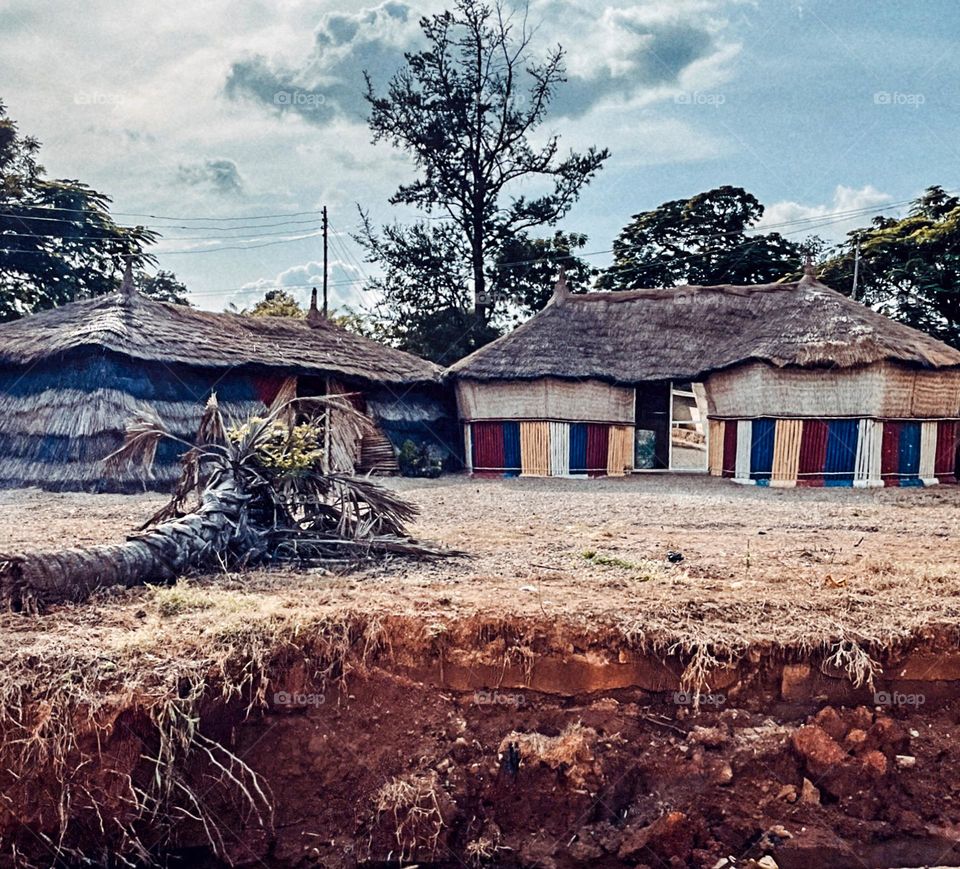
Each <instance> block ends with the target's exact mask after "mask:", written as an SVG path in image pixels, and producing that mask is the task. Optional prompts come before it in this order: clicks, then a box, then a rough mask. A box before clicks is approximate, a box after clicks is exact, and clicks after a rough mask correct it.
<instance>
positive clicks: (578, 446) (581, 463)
mask: <svg viewBox="0 0 960 869" xmlns="http://www.w3.org/2000/svg"><path fill="white" fill-rule="evenodd" d="M586 472H587V425H586V423H582V422H574V423H570V473H571V474H585V473H586Z"/></svg>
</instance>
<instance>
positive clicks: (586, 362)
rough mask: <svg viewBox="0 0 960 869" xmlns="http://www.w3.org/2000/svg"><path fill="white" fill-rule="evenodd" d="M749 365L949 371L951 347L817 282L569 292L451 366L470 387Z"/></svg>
mask: <svg viewBox="0 0 960 869" xmlns="http://www.w3.org/2000/svg"><path fill="white" fill-rule="evenodd" d="M755 360H759V361H762V362H767V363H770V364H772V365H776V366H780V367H784V366H804V367H815V366H821V367H829V368H848V367H851V366H856V365H867V364H870V363H873V362H880V361H883V360H895V361H898V362H902V363H905V364H908V365H913V366H920V367H923V368H949V367H960V351H958V350H954V349H953V348H952V347H949V346H948V345H946V344H943V343H942V342H940V341H937V340H936V339H934V338H931V337H930V336H929V335H925V334H924V333H923V332H918V331H917V330H916V329H911V328H910V327H909V326H905V325H903V324H902V323H897V322H894V321H893V320H890V319H889V318H887V317H884V316H883V315H881V314H878V313H876V312H875V311H872V310H870V309H869V308H867V307H865V306H864V305H861V304H860V303H859V302H855V301H853V300H852V299H850V298H848V297H847V296H844V295H842V294H841V293H838V292H836V291H835V290H832V289H830V288H829V287H827V286H825V285H824V284H821V283H820V282H819V281H817V280H816V279H815V278H814V277H813V276H811V275H805V276H804V277H803V278H802V279H801V280H799V281H796V282H792V283H780V284H764V285H757V286H733V285H723V286H714V287H690V286H686V287H676V288H671V289H661V290H634V291H627V292H602V293H585V294H582V295H575V294H570V293H568V292H566V290H565V287H564V286H563V285H562V282H561V285H559V286H558V290H557V292H556V293H555V295H554V297H553V299H552V300H551V303H550V304H549V305H548V306H547V307H546V308H545V309H544V310H543V311H540V312H539V313H538V314H537V315H536V316H534V317H532V318H531V319H530V320H528V321H527V322H526V323H524V324H523V325H522V326H520V327H518V328H517V329H515V330H514V331H513V332H511V333H510V334H508V335H504V336H503V337H502V338H499V339H498V340H496V341H494V342H493V343H491V344H488V345H487V346H486V347H482V348H481V349H480V350H477V351H476V352H474V353H472V354H471V355H470V356H467V357H466V358H464V359H461V360H460V361H459V362H457V363H456V364H454V365H453V366H451V368H450V371H451V373H453V374H456V375H457V376H459V377H470V378H475V379H478V380H498V379H532V378H536V377H545V376H554V377H561V378H584V377H596V378H600V379H603V380H608V381H613V382H616V383H636V382H639V381H643V380H671V379H672V380H695V379H700V378H702V377H703V376H704V375H706V374H708V373H709V372H711V371H717V370H720V369H723V368H729V367H731V366H733V365H737V364H740V363H743V362H750V361H755Z"/></svg>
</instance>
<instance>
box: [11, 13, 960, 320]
mask: <svg viewBox="0 0 960 869" xmlns="http://www.w3.org/2000/svg"><path fill="white" fill-rule="evenodd" d="M443 5H444V4H443V3H442V2H440V3H435V2H426V3H419V2H412V0H386V2H380V3H366V2H365V0H354V2H350V3H347V2H344V0H273V2H260V0H206V2H203V3H194V2H191V3H184V2H164V3H162V4H157V3H130V2H118V0H84V2H83V3H76V2H74V0H70V2H65V0H46V2H38V0H0V37H2V46H3V48H2V50H0V99H2V100H3V102H4V103H5V104H6V106H7V109H8V112H9V114H10V116H11V117H12V118H14V119H15V120H16V121H17V122H18V123H19V125H20V130H21V132H22V133H24V134H29V135H33V136H35V137H37V138H38V139H40V141H41V143H42V150H41V162H42V163H43V164H44V165H45V167H46V169H47V172H48V174H49V175H50V176H51V177H60V178H77V179H80V180H82V181H84V182H86V183H88V184H90V185H91V186H93V187H94V188H95V189H97V190H100V191H102V192H104V193H106V194H108V195H109V196H111V197H112V199H113V202H114V205H113V208H114V212H115V215H116V219H117V220H118V222H122V223H126V224H136V223H141V224H148V225H151V226H154V227H157V228H160V227H162V231H163V234H164V239H163V241H162V242H161V243H160V244H159V245H158V246H157V247H156V249H155V251H154V252H155V253H156V254H157V257H158V260H159V267H160V268H164V269H170V270H172V271H174V272H175V273H176V274H177V276H178V277H179V278H180V279H181V280H183V281H184V282H185V283H186V284H187V286H188V288H189V289H190V292H191V298H192V301H193V302H194V303H195V304H197V305H199V306H200V307H203V308H208V309H211V310H221V309H223V307H224V306H225V305H227V304H233V305H235V306H237V307H241V308H242V307H243V306H244V305H249V304H251V303H252V302H253V301H256V299H257V298H259V297H261V296H262V294H263V292H264V291H265V290H266V289H270V288H272V287H276V286H283V287H287V288H289V289H290V290H291V292H293V293H294V294H295V295H297V296H298V297H299V298H300V299H301V300H305V299H306V298H307V297H308V296H309V286H310V285H311V284H315V283H318V282H319V281H320V280H321V275H322V267H321V260H322V245H321V240H320V237H319V216H318V210H319V209H320V207H321V206H323V205H326V206H327V208H328V209H329V216H330V226H331V239H330V260H331V272H330V282H331V304H332V305H334V306H336V305H342V304H350V305H354V306H356V305H358V304H359V305H362V304H365V303H370V302H371V301H372V300H371V299H370V298H369V297H367V296H366V295H365V294H364V293H363V291H362V287H363V282H364V279H365V277H366V276H367V275H369V274H371V273H374V272H375V271H376V269H375V266H372V265H370V264H369V263H365V262H364V261H363V254H362V251H361V249H360V248H359V246H358V245H357V243H356V242H355V241H354V240H353V238H352V237H351V233H352V232H355V231H356V227H357V223H358V215H359V212H358V207H360V208H362V209H363V210H364V211H369V213H370V214H371V216H372V218H373V220H374V221H375V222H378V223H384V222H391V221H400V222H408V221H411V220H413V219H416V217H417V214H416V212H414V211H412V210H411V209H410V208H409V207H400V206H396V207H395V206H391V205H390V204H389V201H388V200H389V197H390V195H391V194H392V193H393V192H394V191H395V189H396V188H397V187H398V186H399V185H400V184H402V183H405V182H409V181H410V180H411V179H412V178H413V177H414V171H413V167H412V164H411V163H410V161H409V160H408V158H407V157H406V156H405V155H403V154H402V153H401V152H398V151H396V150H394V149H392V148H390V147H389V146H388V145H384V144H378V145H373V144H371V141H370V138H371V137H370V132H369V129H368V128H367V126H366V123H365V114H366V104H365V102H364V100H363V72H364V70H367V71H368V72H369V73H370V75H371V77H372V79H373V81H374V82H375V84H376V85H377V86H378V87H380V88H381V89H382V87H383V85H384V84H385V83H386V82H387V81H388V80H389V78H390V76H391V75H392V74H393V73H394V72H396V71H397V69H399V68H400V67H401V66H402V64H403V52H404V51H410V50H416V49H417V48H418V47H419V46H420V45H422V44H423V43H422V36H421V31H420V28H419V19H420V17H421V16H422V15H427V14H431V13H434V12H437V11H439V10H441V9H442V8H443ZM527 16H528V17H527V20H528V22H529V24H530V25H531V26H534V27H535V28H536V32H535V34H534V37H533V44H532V46H533V50H534V52H535V53H539V54H544V53H546V52H547V51H548V50H549V49H550V48H551V47H553V46H555V45H556V44H560V45H562V47H563V48H564V50H565V51H566V63H567V74H568V82H567V83H566V84H565V85H564V86H562V88H561V90H560V92H559V93H558V94H557V98H556V101H555V104H554V106H553V111H552V112H551V115H550V117H549V119H548V121H547V124H546V125H545V127H544V128H543V130H542V131H541V132H542V134H544V135H545V134H549V133H557V134H558V135H559V136H560V143H561V148H562V149H568V148H573V149H575V150H583V149H585V148H587V147H589V146H591V145H596V146H598V147H606V148H609V149H610V151H611V157H610V158H609V160H608V161H607V163H606V165H605V167H604V169H603V170H602V171H601V172H600V174H599V175H598V176H597V177H596V179H595V180H594V181H593V182H592V184H591V185H590V186H589V187H588V188H587V189H586V190H585V191H584V192H583V195H582V196H581V198H580V200H579V201H578V202H577V204H576V205H575V206H574V208H573V209H572V210H571V211H570V213H569V214H568V215H567V216H566V217H565V218H564V219H563V220H562V221H561V223H560V224H559V228H562V229H564V230H567V231H576V232H584V233H586V234H587V235H588V236H589V242H588V244H587V247H586V250H587V251H588V252H589V253H590V254H591V255H590V256H589V257H588V259H589V260H590V261H591V262H594V263H595V264H597V265H605V264H606V263H608V262H609V259H610V256H609V249H610V247H611V243H612V241H613V239H614V238H615V237H616V235H617V233H618V232H619V231H620V230H621V229H622V228H623V226H624V225H625V224H627V223H628V222H629V220H630V217H631V215H633V214H636V213H637V212H640V211H645V210H648V209H651V208H655V207H656V206H657V205H659V204H660V203H662V202H664V201H667V200H671V199H679V198H685V197H688V196H691V195H693V194H696V193H698V192H701V191H704V190H708V189H711V188H713V187H717V186H719V185H722V184H732V185H736V186H740V187H744V188H746V189H747V190H749V191H750V192H751V193H753V194H754V195H755V196H756V197H757V198H758V199H759V200H760V201H761V202H762V203H764V205H765V206H766V212H765V215H764V218H763V223H764V225H766V226H770V227H777V228H778V230H779V231H782V232H784V234H788V235H790V237H793V238H802V237H804V236H806V235H808V234H810V233H811V232H816V233H817V234H819V235H821V236H823V237H824V238H826V239H828V240H839V239H841V238H842V237H843V234H844V233H845V232H846V231H849V230H850V229H852V228H853V227H855V226H857V225H863V224H865V223H867V222H869V218H870V216H872V214H874V213H884V214H889V215H896V214H900V213H903V211H904V209H905V205H904V204H905V203H906V202H908V201H909V200H910V199H911V198H914V197H916V196H917V195H918V194H919V193H920V192H921V191H922V190H923V189H924V188H925V187H927V186H929V185H932V184H940V185H942V186H944V187H945V188H947V189H948V190H956V189H957V188H960V177H957V176H958V166H960V111H958V109H960V87H958V84H960V52H957V51H956V50H955V43H956V40H957V38H958V36H960V5H958V4H957V3H956V0H917V2H912V3H895V2H877V0H869V2H867V0H809V2H807V0H805V2H787V0H755V2H740V0H650V2H603V0H593V2H586V0H530V3H529V9H528V12H527ZM853 211H856V212H859V213H858V214H855V215H850V212H853ZM845 216H846V219H844V217H845ZM225 227H232V228H231V229H226V228H225ZM550 232H552V230H550Z"/></svg>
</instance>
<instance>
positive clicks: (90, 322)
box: [0, 283, 459, 491]
mask: <svg viewBox="0 0 960 869" xmlns="http://www.w3.org/2000/svg"><path fill="white" fill-rule="evenodd" d="M440 375H441V371H440V369H439V368H438V367H437V366H435V365H433V364H432V363H430V362H426V361H424V360H422V359H419V358H418V357H416V356H412V355H410V354H408V353H402V352H400V351H399V350H394V349H392V348H389V347H384V346H382V345H380V344H378V343H376V342H375V341H371V340H369V339H366V338H363V337H361V336H359V335H355V334H353V333H351V332H348V331H346V330H344V329H342V328H340V327H338V326H337V325H335V324H333V323H331V322H330V321H329V320H327V319H326V318H325V317H323V315H322V314H320V313H319V312H318V311H317V309H316V302H315V300H314V304H313V305H312V306H311V310H310V313H309V314H308V316H307V318H306V319H305V320H298V319H292V318H287V317H248V316H241V315H237V314H218V313H210V312H207V311H198V310H196V309H194V308H188V307H185V306H180V305H172V304H167V303H163V302H156V301H152V300H150V299H147V298H145V297H143V296H141V295H140V294H138V293H136V292H135V291H134V290H133V289H132V286H131V285H130V284H129V283H128V284H125V287H124V289H123V290H121V292H119V293H114V294H111V295H107V296H101V297H98V298H95V299H89V300H85V301H79V302H74V303H71V304H68V305H64V306H62V307H60V308H55V309H52V310H49V311H44V312H42V313H38V314H34V315H32V316H29V317H24V318H23V319H21V320H17V321H14V322H11V323H5V324H2V325H0V485H3V486H7V487H10V486H24V485H38V486H43V487H46V488H53V489H61V490H103V489H116V490H121V491H122V490H129V489H132V488H140V487H142V486H143V485H147V486H149V487H151V488H160V489H163V488H166V487H167V486H168V485H169V484H170V483H171V482H172V481H173V480H174V479H175V476H176V473H177V462H178V459H179V455H180V453H181V452H182V450H181V448H180V447H178V446H177V445H175V444H173V445H168V446H161V447H160V452H159V453H158V455H157V456H156V461H155V465H154V468H153V471H152V473H151V474H150V475H149V476H146V477H145V476H144V472H143V471H142V470H138V469H134V468H131V469H130V470H129V471H128V472H126V473H125V474H122V475H121V476H119V477H105V475H104V469H103V466H102V462H101V460H102V459H103V457H104V456H106V455H108V454H109V453H110V452H112V451H113V450H115V449H116V448H117V447H119V446H120V444H121V443H122V441H123V433H124V429H125V427H126V425H127V423H128V422H129V421H130V420H131V419H132V418H133V417H134V416H135V415H137V414H141V415H146V416H149V417H156V418H159V419H160V420H161V421H162V422H163V423H164V425H165V426H166V427H167V429H168V430H170V431H171V432H172V433H173V434H175V435H178V436H180V437H182V438H184V439H185V440H191V439H192V438H193V436H194V434H195V432H196V426H197V423H198V421H199V417H200V413H201V411H202V409H203V406H204V404H205V403H206V401H207V399H208V398H209V396H210V395H211V394H213V393H215V394H216V396H217V400H218V402H219V403H220V406H221V408H222V409H223V410H224V412H225V414H226V416H227V417H228V418H233V419H237V420H239V419H241V418H245V417H247V416H249V415H252V414H257V413H261V412H263V411H264V410H265V409H266V407H267V405H269V404H270V403H271V402H272V401H273V400H274V398H275V397H276V396H277V395H278V394H279V393H280V391H281V390H283V391H284V394H285V395H290V396H291V397H292V396H293V395H301V396H303V395H319V394H327V393H331V392H339V393H349V394H350V400H351V401H352V402H353V403H354V404H355V405H357V406H358V407H359V408H360V409H362V410H365V411H368V412H369V414H370V415H371V416H372V417H373V419H374V421H375V422H376V423H377V426H376V428H375V430H374V431H373V432H367V433H366V434H364V435H362V436H361V435H360V433H359V432H356V433H355V435H350V434H349V432H348V429H347V428H346V427H340V428H339V429H337V431H339V432H340V434H341V437H340V438H339V439H334V440H333V441H332V442H331V443H330V444H329V448H330V449H329V451H328V455H329V460H330V464H331V466H332V467H333V468H334V469H339V470H350V469H352V468H353V467H359V469H360V470H367V469H375V470H387V471H389V470H394V469H396V452H397V448H399V447H400V446H401V445H402V439H403V438H407V437H411V436H412V437H414V438H417V437H418V436H419V437H420V439H421V441H423V440H426V441H428V442H432V449H434V450H435V451H436V452H437V453H438V454H439V455H446V454H447V453H448V449H447V446H446V445H447V444H453V443H456V442H457V441H458V439H459V437H458V435H457V432H456V423H455V420H454V414H453V411H452V407H449V408H448V406H447V400H446V398H445V392H444V391H443V389H442V387H441V384H440V379H441V378H440ZM397 419H401V420H402V425H400V426H399V427H398V425H397ZM331 429H333V427H331Z"/></svg>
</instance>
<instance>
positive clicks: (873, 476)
mask: <svg viewBox="0 0 960 869" xmlns="http://www.w3.org/2000/svg"><path fill="white" fill-rule="evenodd" d="M882 435H883V426H882V424H881V423H879V422H877V420H875V419H861V420H860V425H859V437H858V440H857V463H856V470H855V472H854V476H853V485H854V486H857V487H859V488H875V487H877V486H882V485H883V480H882V479H881V478H880V453H881V449H880V448H881V446H882Z"/></svg>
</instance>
